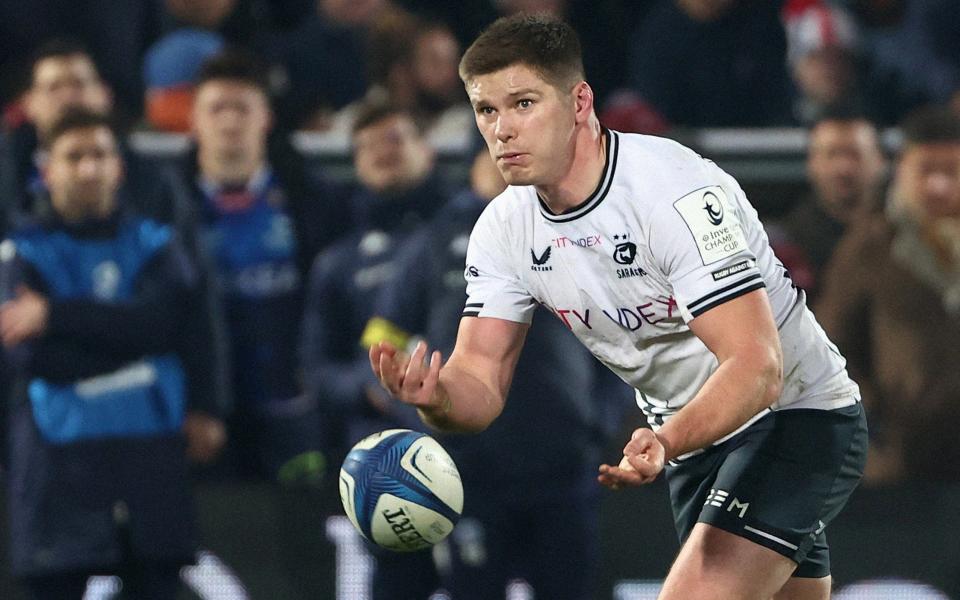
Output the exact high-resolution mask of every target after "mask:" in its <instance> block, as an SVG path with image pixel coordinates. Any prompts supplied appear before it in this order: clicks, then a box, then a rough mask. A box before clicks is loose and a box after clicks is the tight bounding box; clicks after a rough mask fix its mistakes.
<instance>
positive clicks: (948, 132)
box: [900, 105, 960, 145]
mask: <svg viewBox="0 0 960 600" xmlns="http://www.w3.org/2000/svg"><path fill="white" fill-rule="evenodd" d="M900 131H901V132H902V133H903V142H904V145H913V144H941V143H948V144H960V116H957V115H956V114H955V113H954V112H953V111H951V110H950V109H949V108H948V107H946V106H937V105H931V106H924V107H921V108H918V109H916V110H914V111H913V112H911V113H910V114H909V115H907V118H905V119H904V120H903V123H901V125H900Z"/></svg>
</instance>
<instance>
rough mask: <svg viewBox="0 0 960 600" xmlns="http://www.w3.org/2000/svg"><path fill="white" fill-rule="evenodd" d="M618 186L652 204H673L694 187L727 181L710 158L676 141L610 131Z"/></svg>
mask: <svg viewBox="0 0 960 600" xmlns="http://www.w3.org/2000/svg"><path fill="white" fill-rule="evenodd" d="M613 135H614V136H615V137H616V140H617V145H618V149H617V153H618V157H617V163H618V165H617V171H618V174H619V177H618V179H619V180H620V182H621V185H626V186H627V187H629V188H630V192H631V195H636V196H640V197H643V198H645V199H646V201H647V202H648V203H649V205H650V206H651V207H652V206H654V205H657V204H662V203H666V204H672V203H674V202H675V201H676V200H677V199H679V198H682V197H684V196H686V195H688V194H690V193H692V192H695V191H696V190H700V189H704V188H709V187H711V186H716V185H722V184H725V183H726V180H727V178H728V177H729V176H727V175H726V174H725V173H724V172H723V171H722V170H721V169H720V168H719V167H717V166H716V165H715V164H714V163H713V161H711V160H709V159H706V158H704V157H702V156H701V155H700V154H698V153H697V152H696V151H694V150H692V149H691V148H689V147H687V146H685V145H683V144H681V143H680V142H677V141H675V140H672V139H669V138H665V137H659V136H653V135H644V134H638V133H620V132H613Z"/></svg>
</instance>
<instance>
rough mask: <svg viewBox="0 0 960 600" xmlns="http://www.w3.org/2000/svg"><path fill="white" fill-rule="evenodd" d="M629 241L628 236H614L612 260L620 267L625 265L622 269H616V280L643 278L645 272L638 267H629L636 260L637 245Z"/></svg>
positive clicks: (625, 234) (626, 234)
mask: <svg viewBox="0 0 960 600" xmlns="http://www.w3.org/2000/svg"><path fill="white" fill-rule="evenodd" d="M629 240H630V234H629V233H624V234H622V235H621V234H616V235H614V236H613V241H614V242H616V244H617V245H616V247H615V248H614V249H613V260H614V261H615V262H616V263H617V264H620V265H627V266H625V267H624V268H622V269H617V279H627V278H630V277H645V276H646V275H647V272H646V271H644V270H643V269H642V268H640V267H636V266H631V265H633V263H634V261H635V260H636V259H637V245H636V244H634V243H633V242H631V241H629Z"/></svg>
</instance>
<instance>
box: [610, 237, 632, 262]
mask: <svg viewBox="0 0 960 600" xmlns="http://www.w3.org/2000/svg"><path fill="white" fill-rule="evenodd" d="M629 237H630V234H629V233H625V234H623V235H619V234H618V235H614V236H613V240H614V241H615V242H616V241H617V240H624V241H622V242H619V243H617V246H616V247H615V248H614V249H613V260H615V261H617V263H619V264H621V265H632V264H633V261H634V259H635V258H637V245H636V244H634V243H633V242H630V241H627V240H628V238H629Z"/></svg>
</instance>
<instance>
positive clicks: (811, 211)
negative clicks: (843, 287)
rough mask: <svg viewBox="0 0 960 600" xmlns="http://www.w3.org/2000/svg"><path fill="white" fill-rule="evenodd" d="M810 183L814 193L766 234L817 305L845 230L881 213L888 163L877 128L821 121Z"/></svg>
mask: <svg viewBox="0 0 960 600" xmlns="http://www.w3.org/2000/svg"><path fill="white" fill-rule="evenodd" d="M807 179H808V181H809V183H810V193H809V194H808V195H807V196H805V197H803V198H801V199H800V201H799V202H798V203H797V204H796V205H794V207H793V209H792V210H791V211H790V212H789V213H788V214H787V215H786V216H785V217H783V218H782V219H780V220H778V221H773V222H771V223H770V224H769V225H768V226H767V233H768V235H769V236H770V243H771V245H772V246H773V249H774V251H775V252H776V254H777V256H778V257H779V258H780V260H782V261H783V263H784V266H786V267H787V270H788V271H789V272H790V275H791V277H792V278H793V282H794V283H795V284H796V285H798V286H799V287H801V288H803V289H804V290H806V292H807V295H808V297H809V298H810V300H811V302H812V301H813V300H814V299H815V297H816V295H817V292H818V290H819V287H820V283H821V273H822V271H823V268H824V267H825V266H826V264H827V262H828V261H829V260H830V257H831V256H832V255H833V251H834V248H835V246H836V245H837V242H838V241H839V240H840V237H841V236H842V235H843V233H844V231H846V230H847V229H848V228H849V227H850V226H851V225H853V224H855V223H858V222H859V221H862V220H864V219H867V218H869V217H870V215H872V214H873V213H876V212H878V211H879V210H880V209H881V208H882V202H881V199H882V194H883V185H884V182H885V179H886V159H885V157H884V155H883V149H882V148H881V146H880V138H879V136H878V134H877V130H876V128H875V127H874V126H873V124H872V123H871V122H870V121H868V120H866V119H864V118H862V117H859V116H856V115H854V114H853V113H842V112H838V113H834V114H829V115H825V116H824V117H823V118H821V120H820V121H818V122H817V123H816V124H815V125H814V126H813V128H812V129H811V130H810V134H809V137H808V141H807Z"/></svg>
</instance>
